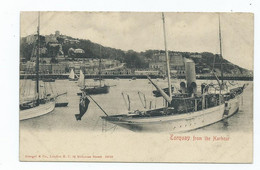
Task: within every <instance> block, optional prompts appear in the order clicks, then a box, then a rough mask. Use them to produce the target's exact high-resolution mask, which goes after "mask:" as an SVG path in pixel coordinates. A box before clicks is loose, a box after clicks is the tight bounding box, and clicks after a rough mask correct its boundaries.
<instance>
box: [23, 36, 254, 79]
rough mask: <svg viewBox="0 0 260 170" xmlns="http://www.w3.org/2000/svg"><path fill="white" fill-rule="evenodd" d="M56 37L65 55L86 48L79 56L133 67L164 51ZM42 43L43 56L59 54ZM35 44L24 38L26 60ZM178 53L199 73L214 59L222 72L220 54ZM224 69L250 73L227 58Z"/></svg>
mask: <svg viewBox="0 0 260 170" xmlns="http://www.w3.org/2000/svg"><path fill="white" fill-rule="evenodd" d="M64 37H65V38H64ZM56 39H57V42H56V43H58V44H60V45H61V46H62V50H63V52H64V54H63V55H64V56H69V53H68V51H69V49H70V48H74V49H82V50H84V52H85V53H84V54H83V55H81V56H78V57H81V58H99V57H101V58H106V59H115V60H119V61H120V62H124V63H126V66H127V67H128V68H131V69H147V68H148V67H149V59H151V58H152V57H153V55H154V54H155V53H158V52H163V51H160V50H146V51H145V52H136V51H133V50H128V51H123V50H120V49H115V48H110V47H104V46H102V45H100V44H97V43H94V42H91V41H90V40H84V39H74V38H72V37H68V36H63V37H56ZM67 39H69V40H76V41H77V43H73V44H71V43H66V40H67ZM34 44H35V43H34ZM41 44H42V45H41V46H42V47H43V46H44V47H46V49H47V52H46V53H44V54H41V57H54V56H55V54H56V55H57V53H58V49H57V48H51V46H50V45H49V43H47V42H46V41H45V39H44V37H41ZM33 46H34V45H33V44H29V43H27V42H26V37H24V38H22V39H21V44H20V55H21V58H24V59H25V60H29V59H30V57H31V56H32V51H33V50H32V49H33ZM55 50H56V51H55ZM169 53H173V51H169ZM177 53H179V54H181V55H182V56H183V57H186V58H191V59H193V60H194V62H195V64H196V72H197V73H203V70H205V68H207V69H208V70H212V69H213V63H214V60H215V64H214V70H215V71H216V72H220V62H221V59H220V57H219V55H216V54H213V53H210V52H203V53H190V52H177ZM192 54H196V55H201V56H202V57H201V58H194V57H192ZM54 60H55V59H54ZM223 70H224V73H228V74H249V71H248V70H247V69H244V68H241V67H239V66H237V65H234V64H232V63H231V62H229V61H227V60H225V59H224V60H223Z"/></svg>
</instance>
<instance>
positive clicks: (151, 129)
mask: <svg viewBox="0 0 260 170" xmlns="http://www.w3.org/2000/svg"><path fill="white" fill-rule="evenodd" d="M19 38H20V42H19V47H20V49H19V50H20V51H19V55H20V56H19V57H20V58H19V159H20V161H29V162H35V161H37V162H38V161H48V162H51V161H62V162H64V161H80V162H172V163H252V162H253V134H254V131H253V120H254V119H253V117H254V116H253V94H254V92H253V89H254V14H253V13H246V12H244V13H243V12H90V11H85V12H83V11H81V12H73V11H70V12H68V11H67V12H65V11H64V12H61V11H21V12H20V37H19ZM17 114H18V113H17Z"/></svg>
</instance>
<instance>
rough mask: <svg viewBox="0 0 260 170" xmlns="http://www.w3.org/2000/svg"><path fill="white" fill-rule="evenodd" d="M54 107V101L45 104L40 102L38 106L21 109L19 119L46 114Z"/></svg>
mask: <svg viewBox="0 0 260 170" xmlns="http://www.w3.org/2000/svg"><path fill="white" fill-rule="evenodd" d="M54 108H55V101H50V102H48V103H45V104H40V105H39V106H36V107H33V108H30V109H26V110H21V111H20V118H19V119H20V120H26V119H31V118H35V117H38V116H42V115H45V114H48V113H50V112H52V111H53V110H54Z"/></svg>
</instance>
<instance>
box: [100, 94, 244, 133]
mask: <svg viewBox="0 0 260 170" xmlns="http://www.w3.org/2000/svg"><path fill="white" fill-rule="evenodd" d="M239 103H240V96H236V97H235V98H234V99H230V100H229V101H228V102H227V103H226V104H221V105H219V106H216V107H212V108H208V109H205V110H201V111H197V112H190V113H184V114H174V115H165V116H157V117H144V118H135V119H134V118H130V117H129V118H127V117H122V118H121V120H113V119H111V120H110V119H107V118H106V117H102V118H103V119H105V120H107V121H108V122H110V123H113V124H116V125H118V126H121V127H124V128H127V129H129V130H132V131H152V132H162V131H168V132H184V131H191V130H194V129H198V128H201V127H204V126H208V125H210V124H213V123H216V122H218V121H221V120H223V119H225V118H227V117H230V116H232V115H233V114H235V113H236V112H237V111H238V110H239Z"/></svg>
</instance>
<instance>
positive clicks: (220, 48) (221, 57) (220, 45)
mask: <svg viewBox="0 0 260 170" xmlns="http://www.w3.org/2000/svg"><path fill="white" fill-rule="evenodd" d="M218 24H219V28H218V29H219V50H220V67H221V87H220V89H221V88H222V85H223V65H222V62H223V56H222V44H221V43H222V41H221V27H220V14H219V15H218Z"/></svg>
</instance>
